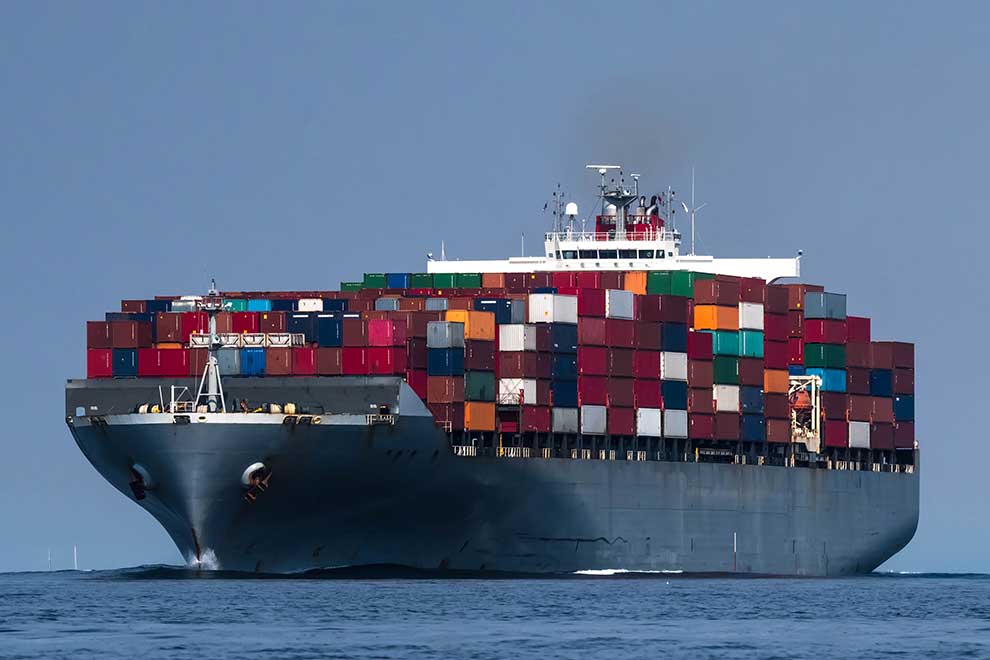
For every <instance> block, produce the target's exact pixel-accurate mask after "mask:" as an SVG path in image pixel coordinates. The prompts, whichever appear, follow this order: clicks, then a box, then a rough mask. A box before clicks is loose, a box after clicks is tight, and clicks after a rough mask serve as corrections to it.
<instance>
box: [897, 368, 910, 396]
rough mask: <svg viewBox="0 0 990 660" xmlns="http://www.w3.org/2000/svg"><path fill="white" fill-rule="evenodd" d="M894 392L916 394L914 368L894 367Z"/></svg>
mask: <svg viewBox="0 0 990 660" xmlns="http://www.w3.org/2000/svg"><path fill="white" fill-rule="evenodd" d="M894 394H914V369H894Z"/></svg>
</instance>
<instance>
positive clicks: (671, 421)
mask: <svg viewBox="0 0 990 660" xmlns="http://www.w3.org/2000/svg"><path fill="white" fill-rule="evenodd" d="M663 437H665V438H686V437H688V413H687V410H674V409H667V410H664V411H663Z"/></svg>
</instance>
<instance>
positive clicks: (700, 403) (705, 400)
mask: <svg viewBox="0 0 990 660" xmlns="http://www.w3.org/2000/svg"><path fill="white" fill-rule="evenodd" d="M714 396H715V395H714V394H713V388H711V387H709V388H706V389H700V388H694V387H692V388H689V389H688V411H690V412H692V413H702V414H705V415H714V414H715V400H714Z"/></svg>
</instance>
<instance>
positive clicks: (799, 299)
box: [782, 284, 825, 309]
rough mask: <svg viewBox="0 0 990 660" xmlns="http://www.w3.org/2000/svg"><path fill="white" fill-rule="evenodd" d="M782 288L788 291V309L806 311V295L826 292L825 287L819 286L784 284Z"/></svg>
mask: <svg viewBox="0 0 990 660" xmlns="http://www.w3.org/2000/svg"><path fill="white" fill-rule="evenodd" d="M782 286H783V287H784V288H786V289H787V307H788V309H804V294H806V293H821V292H823V291H824V290H825V287H823V286H819V285H817V284H784V285H782Z"/></svg>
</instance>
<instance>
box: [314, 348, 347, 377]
mask: <svg viewBox="0 0 990 660" xmlns="http://www.w3.org/2000/svg"><path fill="white" fill-rule="evenodd" d="M316 373H317V374H319V375H320V376H339V375H341V374H342V373H344V368H343V365H342V364H341V349H339V348H327V347H321V348H317V349H316Z"/></svg>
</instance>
